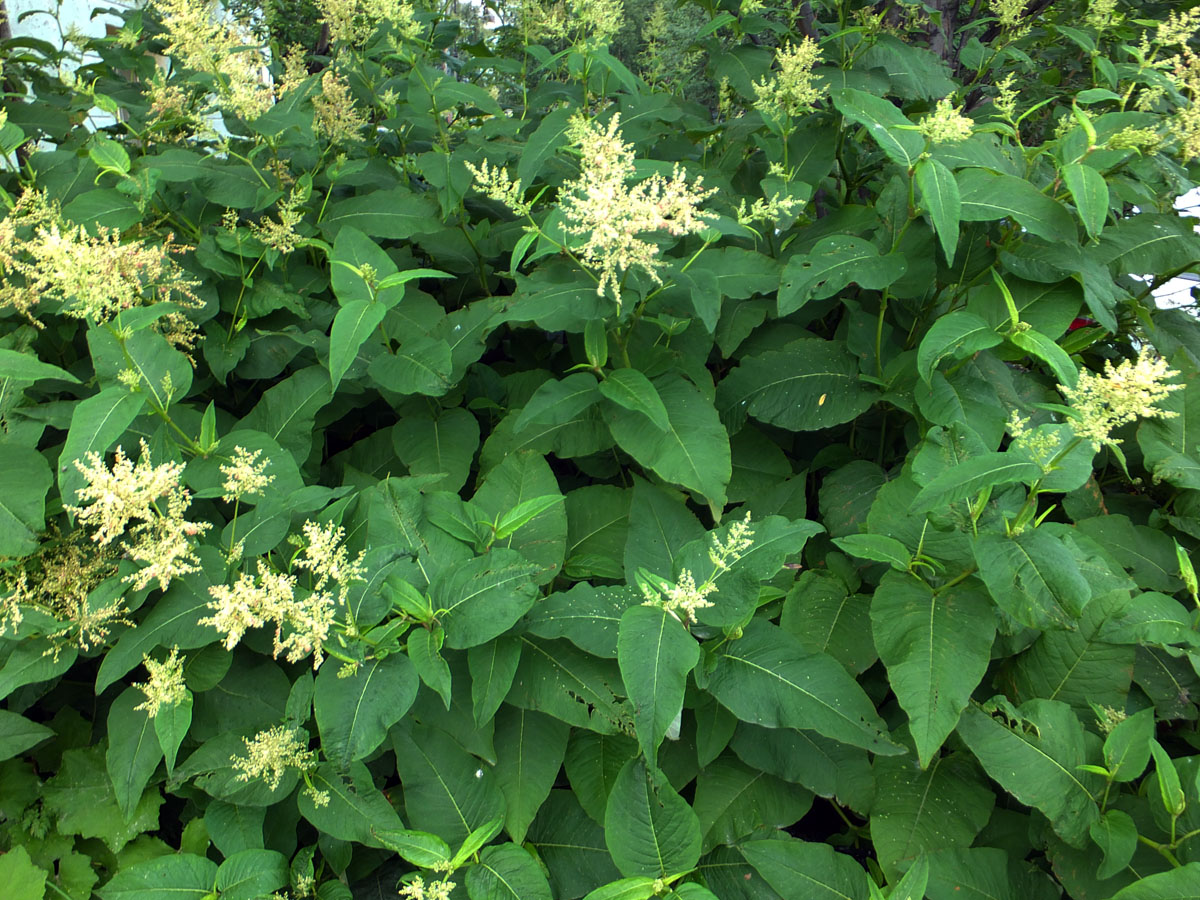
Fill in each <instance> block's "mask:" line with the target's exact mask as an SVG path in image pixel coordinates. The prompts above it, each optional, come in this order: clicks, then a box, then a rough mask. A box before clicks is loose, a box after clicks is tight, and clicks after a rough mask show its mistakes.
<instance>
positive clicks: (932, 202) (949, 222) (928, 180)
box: [913, 159, 962, 265]
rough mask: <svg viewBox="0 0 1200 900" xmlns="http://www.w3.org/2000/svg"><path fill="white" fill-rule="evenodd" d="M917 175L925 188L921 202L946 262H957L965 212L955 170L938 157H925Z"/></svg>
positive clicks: (914, 174) (918, 182)
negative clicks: (959, 231)
mask: <svg viewBox="0 0 1200 900" xmlns="http://www.w3.org/2000/svg"><path fill="white" fill-rule="evenodd" d="M913 177H914V178H916V181H917V187H918V188H920V189H921V202H922V203H923V204H924V206H925V211H926V212H928V213H929V219H930V221H931V222H933V229H934V231H936V232H937V236H938V241H939V242H940V243H941V245H942V252H943V253H945V254H946V262H947V264H949V265H953V264H954V251H955V250H956V249H957V247H958V230H959V219H960V216H961V214H962V200H961V198H960V197H959V193H958V182H957V181H955V180H954V173H953V172H951V171H950V170H949V169H947V168H946V166H945V165H943V164H942V163H940V162H938V161H937V160H936V159H923V160H921V162H919V163H918V164H917V168H916V171H915V172H914V173H913Z"/></svg>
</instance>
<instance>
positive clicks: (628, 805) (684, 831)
mask: <svg viewBox="0 0 1200 900" xmlns="http://www.w3.org/2000/svg"><path fill="white" fill-rule="evenodd" d="M604 840H605V841H606V842H607V844H608V852H609V853H611V854H612V858H613V862H615V863H616V864H617V868H618V869H620V870H621V874H622V875H625V876H626V877H633V876H636V875H645V876H647V877H651V878H662V877H664V876H666V875H674V874H678V873H680V872H687V871H690V870H691V869H692V867H693V866H695V865H696V862H697V861H698V860H699V859H700V840H701V834H700V822H699V820H698V819H697V818H696V814H695V813H694V812H693V811H692V808H691V806H689V805H688V802H687V801H686V800H684V799H683V798H682V797H680V796H679V794H677V793H676V792H675V790H674V788H672V787H671V785H670V784H668V783H667V780H666V778H664V777H663V775H662V773H660V772H659V771H658V770H657V769H653V768H650V767H648V766H647V765H646V761H645V760H644V759H643V758H642V757H640V756H639V757H637V758H636V759H631V760H630V761H629V762H627V763H626V764H625V765H624V766H623V767H622V768H621V771H620V772H619V773H618V774H617V778H616V781H615V782H614V783H613V786H612V792H611V793H610V794H609V796H608V806H607V807H606V809H605V812H604Z"/></svg>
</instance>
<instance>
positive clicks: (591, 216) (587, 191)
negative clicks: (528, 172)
mask: <svg viewBox="0 0 1200 900" xmlns="http://www.w3.org/2000/svg"><path fill="white" fill-rule="evenodd" d="M619 129H620V115H619V114H617V115H614V116H613V117H612V119H611V120H610V121H609V123H608V126H607V127H602V126H600V125H598V124H596V123H595V122H593V121H590V120H586V119H582V118H577V119H575V120H573V121H572V124H571V127H570V131H569V135H570V137H571V139H572V141H573V143H574V145H575V146H576V147H578V148H579V151H580V154H581V157H582V161H581V172H580V174H579V177H577V178H575V179H573V180H571V181H569V182H567V183H566V184H564V185H563V187H562V192H561V194H560V196H561V201H560V205H561V208H562V212H563V216H564V217H565V218H566V222H567V224H566V230H567V232H568V233H570V234H574V235H587V240H586V242H585V243H584V244H583V246H582V247H581V248H580V249H579V251H578V252H579V255H580V258H581V260H582V261H583V263H584V264H585V265H587V266H588V267H590V268H593V269H597V270H599V272H600V278H599V285H598V286H597V289H596V293H598V294H604V293H605V291H606V290H608V291H611V292H612V295H613V296H614V297H615V298H616V299H617V303H618V306H619V305H620V285H619V281H618V279H619V276H620V275H622V274H623V273H624V272H625V271H626V270H628V269H630V268H636V269H640V270H642V271H643V272H645V273H646V274H648V275H649V276H650V277H651V278H652V279H654V280H655V281H656V282H658V283H661V280H662V279H661V278H659V276H658V273H657V271H656V270H657V269H658V268H660V267H661V266H662V261H661V260H660V259H658V250H659V248H658V247H657V246H656V245H654V244H652V243H650V242H649V241H646V240H645V239H643V238H642V237H641V235H645V234H648V233H652V232H665V233H667V234H669V235H672V236H676V237H679V236H682V235H685V234H695V233H697V232H699V231H702V230H703V229H704V228H705V227H706V224H707V222H708V221H709V220H710V219H714V218H716V214H715V213H712V212H706V211H704V210H701V209H700V204H701V203H703V202H704V201H705V200H706V199H707V198H708V197H711V196H712V195H713V194H714V193H715V192H716V189H715V188H713V189H710V190H705V189H704V188H703V187H702V180H701V179H699V178H697V179H696V182H695V183H694V184H689V183H688V181H687V178H686V177H685V175H684V173H683V171H682V170H681V169H680V168H679V166H678V165H676V166H675V170H674V172H673V173H672V175H671V177H670V178H669V179H667V178H664V177H663V176H661V175H652V176H650V177H649V178H647V179H646V180H645V181H642V182H639V183H638V184H635V185H633V186H632V187H631V186H630V185H629V181H630V180H631V179H632V178H633V177H634V165H633V145H632V144H627V143H625V141H623V140H622V139H621V133H620V130H619Z"/></svg>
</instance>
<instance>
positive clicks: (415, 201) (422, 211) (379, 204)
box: [321, 188, 439, 241]
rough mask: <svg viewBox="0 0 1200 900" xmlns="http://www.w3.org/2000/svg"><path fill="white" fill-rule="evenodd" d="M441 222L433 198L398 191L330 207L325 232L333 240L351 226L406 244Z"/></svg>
mask: <svg viewBox="0 0 1200 900" xmlns="http://www.w3.org/2000/svg"><path fill="white" fill-rule="evenodd" d="M437 221H439V215H438V208H437V203H436V201H434V200H433V199H432V198H431V197H429V196H428V195H425V194H414V193H413V192H412V191H408V190H405V189H404V188H395V189H393V190H390V191H378V190H377V191H372V192H371V193H368V194H363V195H361V196H358V197H351V198H349V199H347V200H338V201H335V202H333V203H330V204H329V208H328V210H326V213H325V217H324V218H323V219H321V230H322V231H323V232H324V233H325V237H326V239H332V238H334V237H335V236H336V235H337V233H338V231H340V230H341V228H342V227H343V226H345V225H351V226H353V227H354V228H357V229H358V230H359V231H362V232H363V233H364V234H369V235H370V236H371V237H376V238H386V239H390V240H396V241H402V240H407V239H408V238H410V237H412V236H413V235H415V234H420V233H421V232H424V231H429V230H430V227H431V223H434V222H437Z"/></svg>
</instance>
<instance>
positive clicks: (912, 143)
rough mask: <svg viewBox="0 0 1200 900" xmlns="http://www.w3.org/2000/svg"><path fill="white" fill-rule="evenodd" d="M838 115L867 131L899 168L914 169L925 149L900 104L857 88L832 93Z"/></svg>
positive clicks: (921, 139)
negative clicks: (898, 105) (898, 106)
mask: <svg viewBox="0 0 1200 900" xmlns="http://www.w3.org/2000/svg"><path fill="white" fill-rule="evenodd" d="M830 97H831V98H832V99H833V105H834V106H836V107H837V109H838V112H840V113H841V114H842V115H843V116H845V117H846V118H847V119H849V120H850V121H851V122H857V123H858V124H859V125H863V126H865V127H866V129H867V133H868V134H870V135H871V137H872V138H874V139H875V142H876V143H877V144H879V146H880V147H882V148H883V152H884V153H886V154H887V155H888V158H889V159H890V160H891V161H892V162H894V163H896V164H897V165H900V166H903V167H904V168H905V169H906V170H911V169H912V168H913V166H915V165H916V164H917V160H918V158H919V157H920V155H921V153H922V152H923V151H924V150H925V138H923V137H922V136H921V135H920V134H918V133H917V132H916V131H914V130H912V122H910V121H909V120H908V118H907V117H906V116H905V115H904V113H902V112H900V110H899V109H898V108H897V107H896V104H894V103H892V101H891V100H887V99H885V98H883V97H876V96H875V95H874V94H868V93H866V92H865V91H859V90H855V89H854V88H842V89H840V90H835V91H830Z"/></svg>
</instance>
